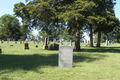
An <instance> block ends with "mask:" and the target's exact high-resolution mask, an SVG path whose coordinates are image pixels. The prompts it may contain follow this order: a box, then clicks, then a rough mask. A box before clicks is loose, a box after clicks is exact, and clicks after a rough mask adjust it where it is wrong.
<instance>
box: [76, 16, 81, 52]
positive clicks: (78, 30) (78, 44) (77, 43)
mask: <svg viewBox="0 0 120 80" xmlns="http://www.w3.org/2000/svg"><path fill="white" fill-rule="evenodd" d="M75 19H76V24H77V26H76V27H75V50H77V51H79V50H80V25H79V22H78V20H77V17H76V18H75Z"/></svg>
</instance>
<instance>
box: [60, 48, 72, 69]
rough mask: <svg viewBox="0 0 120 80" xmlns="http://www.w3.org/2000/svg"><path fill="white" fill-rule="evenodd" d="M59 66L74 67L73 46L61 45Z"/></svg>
mask: <svg viewBox="0 0 120 80" xmlns="http://www.w3.org/2000/svg"><path fill="white" fill-rule="evenodd" d="M58 66H59V67H73V47H72V46H59V60H58Z"/></svg>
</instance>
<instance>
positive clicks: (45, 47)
mask: <svg viewBox="0 0 120 80" xmlns="http://www.w3.org/2000/svg"><path fill="white" fill-rule="evenodd" d="M43 49H48V45H47V38H45V43H44V45H43Z"/></svg>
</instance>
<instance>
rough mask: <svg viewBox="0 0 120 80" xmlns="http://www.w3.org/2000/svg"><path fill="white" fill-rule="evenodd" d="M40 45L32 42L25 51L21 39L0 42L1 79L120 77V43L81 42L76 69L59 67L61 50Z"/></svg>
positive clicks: (103, 79)
mask: <svg viewBox="0 0 120 80" xmlns="http://www.w3.org/2000/svg"><path fill="white" fill-rule="evenodd" d="M64 44H65V43H64ZM10 45H13V46H10ZM36 45H37V44H33V43H32V42H29V48H30V49H29V50H24V49H23V47H24V45H23V44H20V43H19V42H18V43H17V44H15V43H14V42H10V43H7V42H4V43H3V44H1V43H0V46H1V48H2V54H0V80H120V71H119V70H120V44H119V43H115V44H111V45H109V46H107V47H106V46H105V44H101V48H97V47H94V48H90V47H85V46H84V45H85V44H84V43H81V51H80V52H77V51H74V52H73V54H74V55H73V68H59V67H58V54H59V51H58V50H43V49H42V47H41V45H42V43H41V44H38V48H36V47H35V46H36Z"/></svg>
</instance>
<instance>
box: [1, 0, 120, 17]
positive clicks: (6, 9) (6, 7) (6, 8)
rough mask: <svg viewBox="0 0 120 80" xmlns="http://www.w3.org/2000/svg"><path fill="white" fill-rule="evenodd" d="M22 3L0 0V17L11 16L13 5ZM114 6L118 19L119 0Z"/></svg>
mask: <svg viewBox="0 0 120 80" xmlns="http://www.w3.org/2000/svg"><path fill="white" fill-rule="evenodd" d="M19 2H23V3H25V0H1V1H0V17H1V16H2V15H4V14H13V8H14V4H15V3H19ZM116 2H117V4H116V6H115V14H116V17H117V18H119V19H120V0H116Z"/></svg>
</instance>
